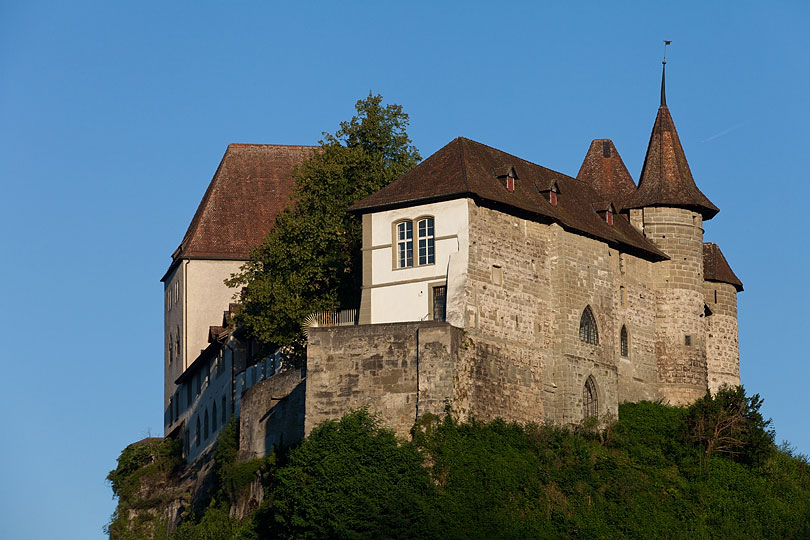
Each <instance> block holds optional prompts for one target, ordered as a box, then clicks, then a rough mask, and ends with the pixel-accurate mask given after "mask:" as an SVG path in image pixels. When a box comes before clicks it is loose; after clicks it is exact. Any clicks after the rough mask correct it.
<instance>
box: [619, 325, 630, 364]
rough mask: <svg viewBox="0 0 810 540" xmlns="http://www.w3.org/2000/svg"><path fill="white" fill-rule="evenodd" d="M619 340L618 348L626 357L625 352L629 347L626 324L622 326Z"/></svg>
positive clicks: (626, 352)
mask: <svg viewBox="0 0 810 540" xmlns="http://www.w3.org/2000/svg"><path fill="white" fill-rule="evenodd" d="M620 342H621V343H620V349H621V353H622V356H624V357H625V358H627V354H628V352H629V347H628V340H627V327H626V326H622V332H621V339H620Z"/></svg>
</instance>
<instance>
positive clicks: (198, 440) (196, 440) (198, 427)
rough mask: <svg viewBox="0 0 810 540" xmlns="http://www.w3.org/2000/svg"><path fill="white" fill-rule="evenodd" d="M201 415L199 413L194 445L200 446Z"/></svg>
mask: <svg viewBox="0 0 810 540" xmlns="http://www.w3.org/2000/svg"><path fill="white" fill-rule="evenodd" d="M200 442H201V441H200V417H199V415H197V428H196V429H195V431H194V446H200Z"/></svg>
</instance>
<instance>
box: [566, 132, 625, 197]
mask: <svg viewBox="0 0 810 540" xmlns="http://www.w3.org/2000/svg"><path fill="white" fill-rule="evenodd" d="M577 180H581V181H583V182H586V183H587V184H590V186H591V187H592V188H593V189H594V190H595V191H596V192H597V193H599V194H600V195H602V196H603V197H604V198H605V200H608V201H613V202H614V203H616V205H617V206H621V205H622V203H623V202H624V200H625V199H627V197H629V196H630V195H632V194H633V193H634V192H635V191H636V183H635V182H633V178H632V177H631V176H630V173H629V172H628V171H627V167H625V166H624V161H622V157H621V156H620V155H619V151H618V150H616V146H615V145H614V144H613V141H611V140H610V139H594V140H593V141H591V146H590V148H588V153H587V154H585V159H584V160H583V161H582V166H581V167H580V168H579V173H577Z"/></svg>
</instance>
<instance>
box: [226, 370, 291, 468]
mask: <svg viewBox="0 0 810 540" xmlns="http://www.w3.org/2000/svg"><path fill="white" fill-rule="evenodd" d="M305 398H306V381H305V380H304V379H302V377H301V371H300V370H297V369H290V370H287V371H283V372H281V373H279V374H277V375H273V376H272V377H270V378H268V379H265V380H263V381H261V382H259V383H256V384H255V385H253V386H251V387H250V388H248V389H247V390H246V391H245V393H244V395H243V396H242V400H241V412H240V415H239V456H238V458H239V461H246V460H249V459H254V458H257V457H262V456H266V455H268V454H270V452H271V451H272V450H273V449H274V448H275V449H280V448H283V447H288V446H291V445H294V444H296V443H298V442H299V441H301V439H303V438H304V399H305Z"/></svg>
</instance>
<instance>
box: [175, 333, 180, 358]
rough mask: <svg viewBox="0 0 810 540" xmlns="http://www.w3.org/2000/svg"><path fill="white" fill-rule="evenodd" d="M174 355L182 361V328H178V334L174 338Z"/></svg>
mask: <svg viewBox="0 0 810 540" xmlns="http://www.w3.org/2000/svg"><path fill="white" fill-rule="evenodd" d="M174 344H175V345H174V354H175V357H176V358H177V359H178V360H179V359H180V327H179V326H178V327H177V334H176V335H175V338H174Z"/></svg>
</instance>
